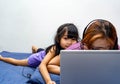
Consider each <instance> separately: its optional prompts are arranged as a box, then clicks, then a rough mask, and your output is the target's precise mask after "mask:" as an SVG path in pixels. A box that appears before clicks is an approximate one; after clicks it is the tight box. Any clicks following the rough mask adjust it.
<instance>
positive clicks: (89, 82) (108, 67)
mask: <svg viewBox="0 0 120 84" xmlns="http://www.w3.org/2000/svg"><path fill="white" fill-rule="evenodd" d="M60 66H61V68H60V69H61V72H60V84H120V51H119V50H104V51H102V50H62V51H61V58H60Z"/></svg>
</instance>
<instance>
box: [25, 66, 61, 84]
mask: <svg viewBox="0 0 120 84" xmlns="http://www.w3.org/2000/svg"><path fill="white" fill-rule="evenodd" d="M50 77H51V79H52V80H53V81H55V82H56V84H60V75H56V74H51V73H50ZM27 83H30V84H45V81H44V79H43V78H42V75H41V73H40V72H39V69H38V68H36V70H35V72H34V73H33V74H32V76H31V78H30V79H29V80H28V82H27Z"/></svg>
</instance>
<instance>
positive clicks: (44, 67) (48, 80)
mask: <svg viewBox="0 0 120 84" xmlns="http://www.w3.org/2000/svg"><path fill="white" fill-rule="evenodd" d="M54 55H55V53H54V49H53V47H52V48H51V49H50V51H49V52H48V53H47V54H46V56H45V58H44V59H43V60H42V62H41V64H40V65H39V70H40V72H41V74H42V76H43V78H44V80H45V82H46V84H56V83H55V82H54V81H52V80H51V78H50V75H49V72H48V69H47V66H48V63H49V62H50V60H52V58H54Z"/></svg>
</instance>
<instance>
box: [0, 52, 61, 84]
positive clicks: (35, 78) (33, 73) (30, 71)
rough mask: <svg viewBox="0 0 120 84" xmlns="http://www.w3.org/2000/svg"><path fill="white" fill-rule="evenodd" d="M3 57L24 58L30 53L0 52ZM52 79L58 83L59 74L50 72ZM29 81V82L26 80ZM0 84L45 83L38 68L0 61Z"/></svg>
mask: <svg viewBox="0 0 120 84" xmlns="http://www.w3.org/2000/svg"><path fill="white" fill-rule="evenodd" d="M0 55H2V56H4V57H12V58H16V59H24V58H27V57H29V56H30V55H31V53H19V52H8V51H3V52H0ZM50 76H51V78H52V80H54V81H56V83H57V84H60V76H59V75H55V74H50ZM28 81H29V82H28ZM0 84H45V83H44V80H43V79H42V76H41V74H40V73H39V70H38V68H32V67H27V66H15V65H12V64H9V63H5V62H3V61H0Z"/></svg>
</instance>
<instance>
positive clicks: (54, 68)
mask: <svg viewBox="0 0 120 84" xmlns="http://www.w3.org/2000/svg"><path fill="white" fill-rule="evenodd" d="M47 68H48V71H49V72H50V73H53V74H60V56H59V55H58V56H55V57H54V58H53V59H52V60H51V61H50V62H49V64H48V66H47Z"/></svg>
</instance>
